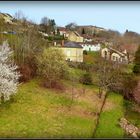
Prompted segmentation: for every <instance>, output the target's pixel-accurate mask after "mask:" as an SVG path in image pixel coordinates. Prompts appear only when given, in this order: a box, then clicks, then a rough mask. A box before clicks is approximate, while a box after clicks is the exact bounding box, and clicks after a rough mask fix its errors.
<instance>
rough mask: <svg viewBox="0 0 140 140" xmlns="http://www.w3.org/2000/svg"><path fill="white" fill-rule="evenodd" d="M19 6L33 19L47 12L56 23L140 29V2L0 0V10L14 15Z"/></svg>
mask: <svg viewBox="0 0 140 140" xmlns="http://www.w3.org/2000/svg"><path fill="white" fill-rule="evenodd" d="M19 10H20V11H22V12H23V13H24V14H25V15H26V16H27V17H28V18H29V19H31V20H33V21H34V22H36V23H39V22H40V20H41V18H42V17H44V16H47V17H48V18H53V19H55V21H56V24H57V25H59V26H65V25H66V24H68V23H70V22H75V23H77V24H78V25H95V26H99V27H104V28H106V29H113V30H118V31H119V32H121V33H123V32H125V31H126V29H128V30H131V31H135V32H138V33H140V2H127V1H126V2H121V1H119V2H113V1H112V2H107V1H104V2H94V1H90V2H84V1H81V2H80V1H77V2H74V1H73V2H72V1H71V2H70V1H66V2H64V1H63V2H62V1H57V2H47V1H30V2H29V1H19V2H17V1H15V2H14V1H11V2H10V1H9V2H8V1H5V2H4V1H3V2H2V1H0V11H1V12H4V13H9V14H11V15H14V14H15V12H17V11H19Z"/></svg>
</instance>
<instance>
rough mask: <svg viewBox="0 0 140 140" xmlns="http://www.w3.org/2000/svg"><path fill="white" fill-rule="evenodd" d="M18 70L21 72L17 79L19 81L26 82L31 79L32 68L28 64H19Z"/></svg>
mask: <svg viewBox="0 0 140 140" xmlns="http://www.w3.org/2000/svg"><path fill="white" fill-rule="evenodd" d="M19 71H20V73H21V76H20V79H19V81H20V82H27V81H29V80H30V79H31V74H32V70H31V68H30V67H29V65H27V64H26V65H25V64H23V65H21V66H20V67H19Z"/></svg>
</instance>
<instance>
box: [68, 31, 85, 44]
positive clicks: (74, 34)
mask: <svg viewBox="0 0 140 140" xmlns="http://www.w3.org/2000/svg"><path fill="white" fill-rule="evenodd" d="M68 40H69V41H73V42H84V38H83V37H82V36H80V35H79V34H78V33H77V32H76V31H69V32H68Z"/></svg>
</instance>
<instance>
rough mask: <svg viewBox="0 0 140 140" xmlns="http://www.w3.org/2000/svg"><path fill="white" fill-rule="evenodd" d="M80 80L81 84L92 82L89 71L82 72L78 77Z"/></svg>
mask: <svg viewBox="0 0 140 140" xmlns="http://www.w3.org/2000/svg"><path fill="white" fill-rule="evenodd" d="M80 82H81V83H82V84H85V85H91V84H92V76H91V74H90V73H85V74H83V76H82V77H81V79H80Z"/></svg>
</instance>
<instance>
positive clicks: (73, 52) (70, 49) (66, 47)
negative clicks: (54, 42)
mask: <svg viewBox="0 0 140 140" xmlns="http://www.w3.org/2000/svg"><path fill="white" fill-rule="evenodd" d="M59 49H61V50H62V52H63V53H64V55H65V59H66V60H67V61H73V62H83V47H82V46H81V45H80V44H78V43H76V42H72V41H69V42H64V41H62V44H61V46H59Z"/></svg>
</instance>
